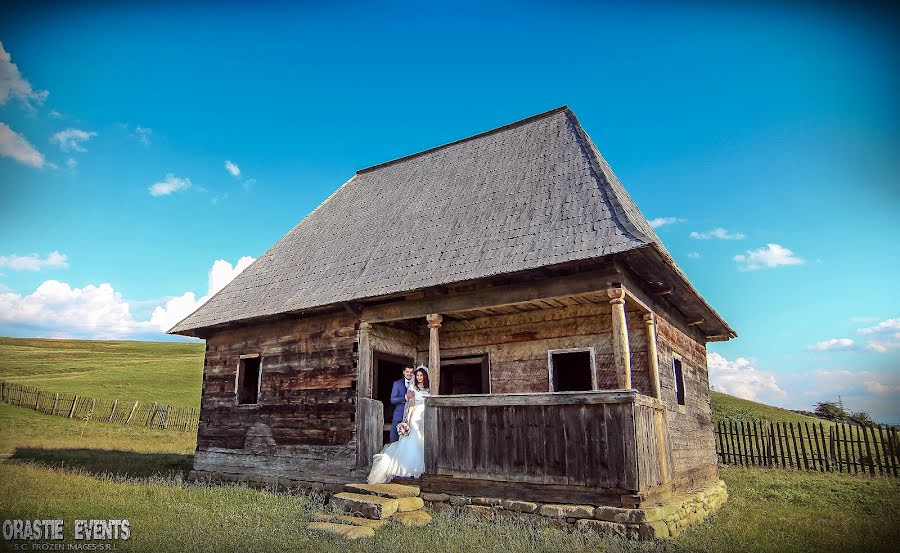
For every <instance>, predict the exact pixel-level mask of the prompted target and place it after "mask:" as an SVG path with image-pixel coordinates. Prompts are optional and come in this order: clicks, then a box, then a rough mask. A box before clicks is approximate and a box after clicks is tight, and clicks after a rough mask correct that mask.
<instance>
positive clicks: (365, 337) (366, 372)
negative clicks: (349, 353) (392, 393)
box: [356, 321, 372, 397]
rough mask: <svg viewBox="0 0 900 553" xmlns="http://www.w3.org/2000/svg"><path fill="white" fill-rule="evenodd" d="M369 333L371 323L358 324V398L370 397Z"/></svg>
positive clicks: (370, 352) (370, 356)
mask: <svg viewBox="0 0 900 553" xmlns="http://www.w3.org/2000/svg"><path fill="white" fill-rule="evenodd" d="M371 332H372V323H367V322H366V321H362V322H360V323H359V351H358V352H357V353H358V354H359V355H358V359H357V364H356V368H357V377H356V378H357V392H358V394H359V397H372V347H371V346H370V345H369V334H370V333H371Z"/></svg>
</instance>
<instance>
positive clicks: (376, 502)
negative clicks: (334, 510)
mask: <svg viewBox="0 0 900 553" xmlns="http://www.w3.org/2000/svg"><path fill="white" fill-rule="evenodd" d="M329 503H330V504H331V505H334V506H335V507H338V508H339V509H342V510H344V511H349V512H350V513H352V514H354V515H358V516H362V517H366V518H372V519H378V520H380V519H386V518H389V517H390V516H391V515H392V514H394V513H396V512H397V509H398V508H399V507H400V505H399V504H398V503H397V500H396V499H392V498H389V497H380V496H377V495H364V494H359V493H350V492H341V493H338V494H334V495H333V496H332V497H331V501H330V502H329Z"/></svg>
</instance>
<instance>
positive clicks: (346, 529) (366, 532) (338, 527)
mask: <svg viewBox="0 0 900 553" xmlns="http://www.w3.org/2000/svg"><path fill="white" fill-rule="evenodd" d="M306 527H307V528H309V529H310V530H318V531H320V532H328V533H329V534H335V535H337V536H340V537H342V538H344V539H348V540H358V539H360V538H371V537H374V536H375V530H374V529H373V528H370V527H368V526H354V525H352V524H340V523H336V522H310V523H309V524H307V525H306Z"/></svg>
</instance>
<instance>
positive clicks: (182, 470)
mask: <svg viewBox="0 0 900 553" xmlns="http://www.w3.org/2000/svg"><path fill="white" fill-rule="evenodd" d="M9 459H10V460H11V461H31V462H37V463H41V464H44V465H47V466H51V467H58V468H62V469H78V470H82V471H85V472H87V473H90V474H103V473H110V474H114V475H116V476H123V477H132V478H144V477H148V476H153V475H156V474H162V475H167V476H168V475H170V474H172V473H173V472H174V473H178V474H180V475H181V476H182V477H186V476H187V473H188V471H190V470H191V466H192V465H193V462H194V456H193V455H181V454H177V453H138V452H135V451H118V450H111V449H44V448H41V447H20V448H16V450H15V451H14V452H13V454H12V455H11V456H10V457H9Z"/></svg>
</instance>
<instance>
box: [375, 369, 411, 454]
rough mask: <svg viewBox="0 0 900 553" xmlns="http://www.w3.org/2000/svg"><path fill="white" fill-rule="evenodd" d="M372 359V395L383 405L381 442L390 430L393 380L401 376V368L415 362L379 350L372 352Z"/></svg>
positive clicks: (392, 409) (388, 434)
mask: <svg viewBox="0 0 900 553" xmlns="http://www.w3.org/2000/svg"><path fill="white" fill-rule="evenodd" d="M372 361H373V363H372V372H373V374H372V383H373V386H372V395H373V396H374V399H377V400H378V401H380V402H381V403H382V405H383V413H382V414H383V416H384V419H383V420H384V423H383V428H382V433H383V440H382V443H386V442H387V441H388V439H389V436H390V432H391V417H392V416H393V415H394V406H393V405H391V387H392V386H393V385H394V382H396V381H397V380H398V379H400V378H403V369H404V368H406V367H414V366H415V363H414V361H413V358H412V357H402V356H399V355H392V354H390V353H384V352H381V351H375V352H373V356H372Z"/></svg>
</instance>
